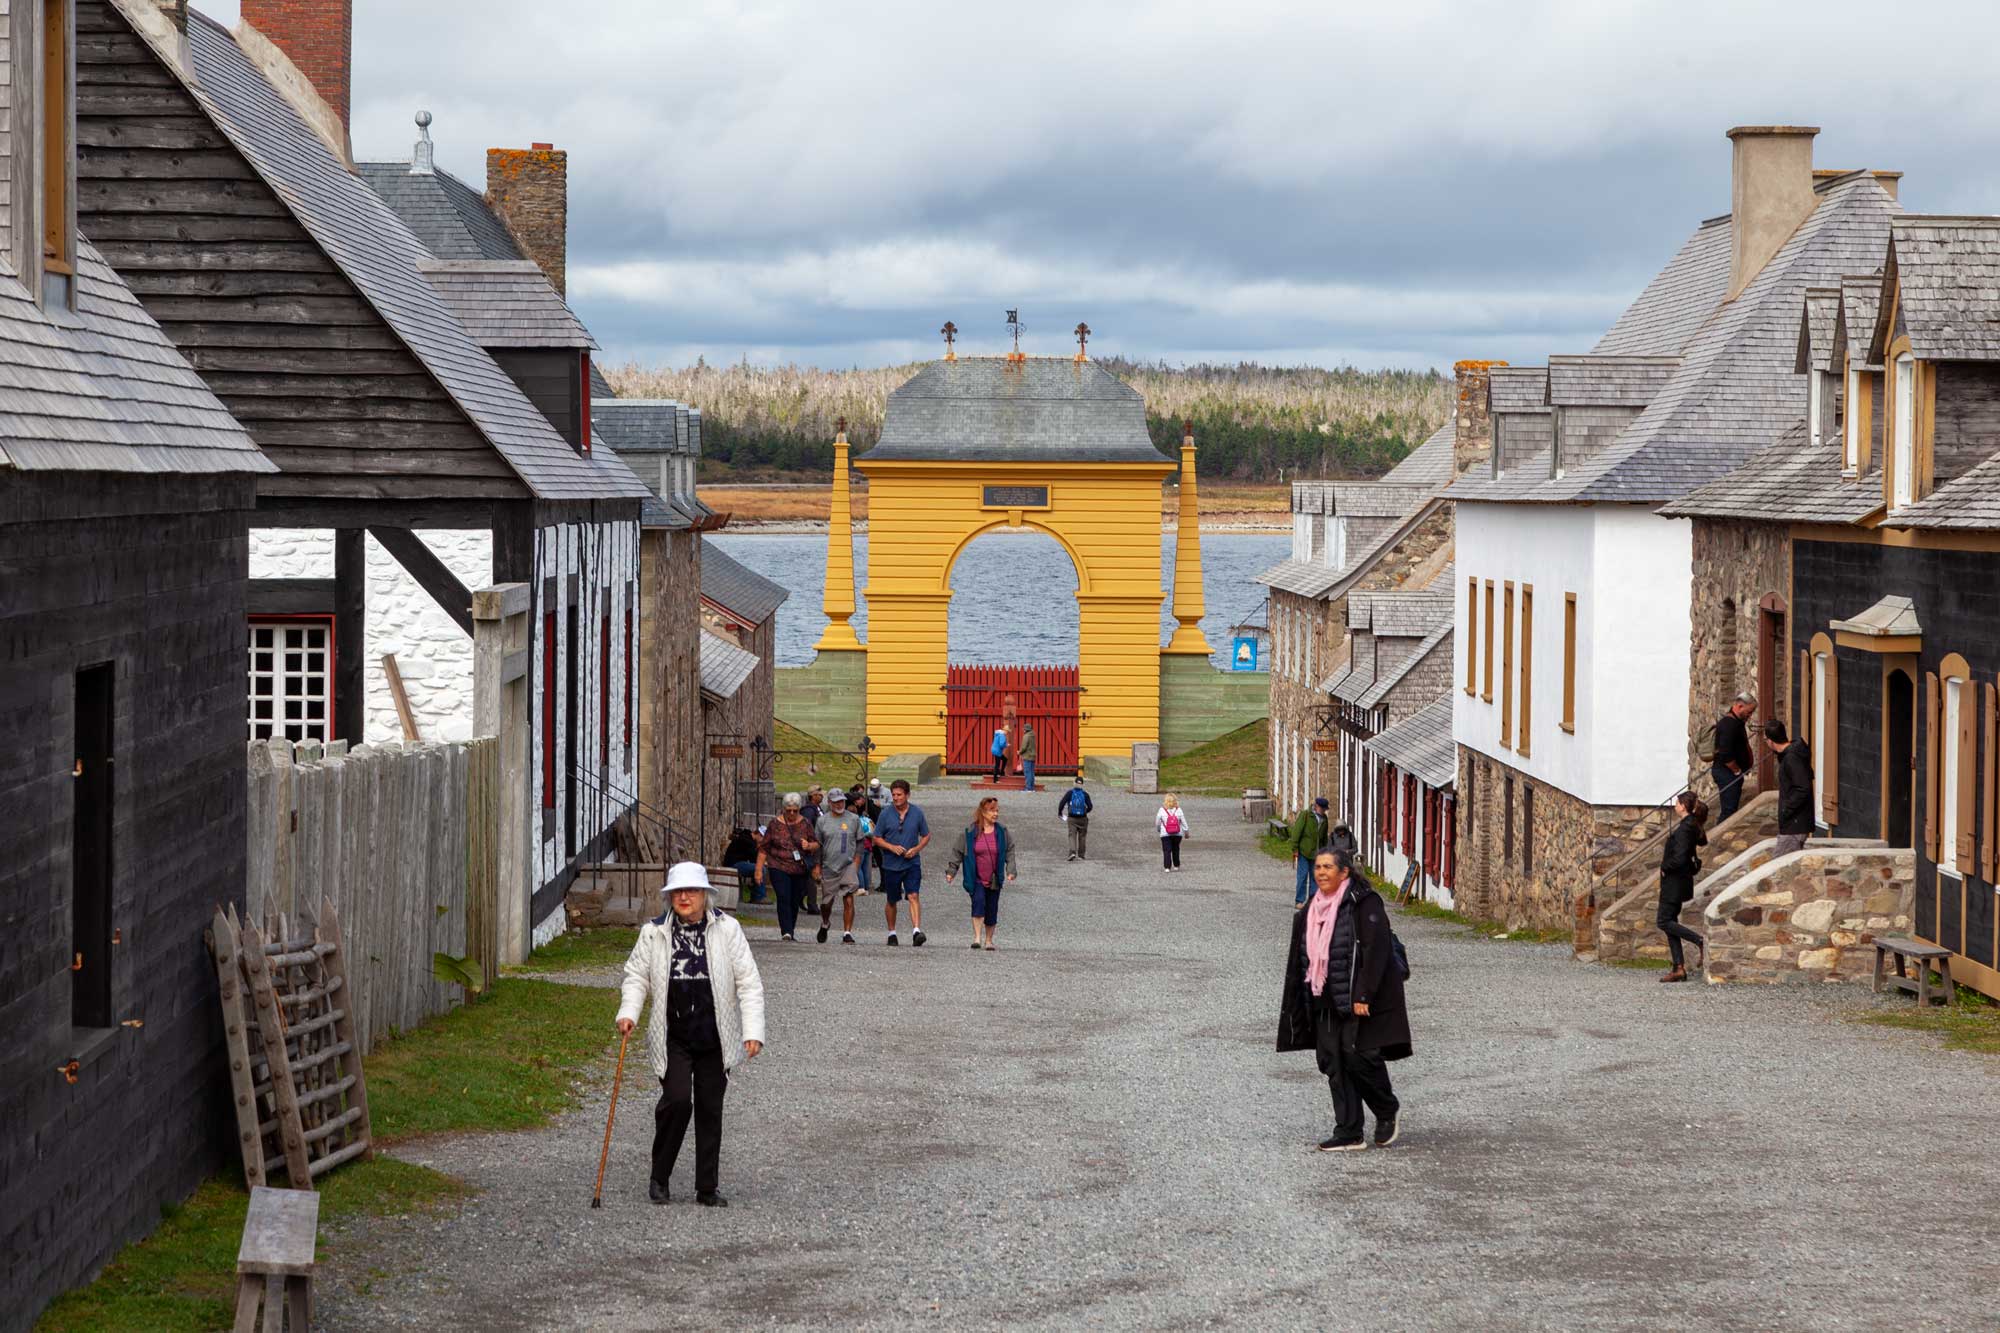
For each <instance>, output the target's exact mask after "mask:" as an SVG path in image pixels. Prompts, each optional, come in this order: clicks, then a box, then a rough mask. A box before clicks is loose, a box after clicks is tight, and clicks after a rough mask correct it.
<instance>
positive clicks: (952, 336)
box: [938, 320, 958, 361]
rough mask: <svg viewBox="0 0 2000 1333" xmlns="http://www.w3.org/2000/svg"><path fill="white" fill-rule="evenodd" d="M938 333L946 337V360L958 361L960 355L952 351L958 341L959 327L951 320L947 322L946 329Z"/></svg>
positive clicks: (945, 323)
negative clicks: (953, 345)
mask: <svg viewBox="0 0 2000 1333" xmlns="http://www.w3.org/2000/svg"><path fill="white" fill-rule="evenodd" d="M938 332H939V333H942V334H943V335H944V359H945V360H947V361H956V360H958V353H957V352H955V351H953V350H952V344H953V343H955V342H957V341H958V325H956V324H954V323H952V322H951V321H950V320H946V321H945V322H944V327H943V328H941V329H939V330H938Z"/></svg>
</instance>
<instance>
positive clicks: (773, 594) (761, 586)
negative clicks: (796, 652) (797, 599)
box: [701, 537, 791, 625]
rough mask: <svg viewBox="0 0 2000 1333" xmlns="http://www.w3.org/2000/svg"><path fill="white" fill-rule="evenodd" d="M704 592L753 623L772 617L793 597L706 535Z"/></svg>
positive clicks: (702, 555) (725, 607) (746, 621)
mask: <svg viewBox="0 0 2000 1333" xmlns="http://www.w3.org/2000/svg"><path fill="white" fill-rule="evenodd" d="M701 595H702V597H703V599H704V600H706V601H710V602H713V603H715V604H716V605H717V606H719V607H721V608H722V609H723V610H725V611H727V612H729V613H730V614H731V615H733V616H735V617H736V618H737V619H738V620H741V621H744V622H745V623H747V624H751V625H761V624H763V623H764V622H765V621H766V620H769V619H770V618H771V617H772V616H774V615H776V614H777V612H778V608H779V607H781V606H783V605H784V604H785V602H786V600H787V599H788V598H790V597H791V594H790V593H789V592H786V591H785V590H784V589H783V588H781V587H779V586H778V585H777V584H775V583H773V582H771V580H769V579H767V578H765V577H764V576H763V575H762V574H759V573H757V572H756V571H755V570H753V569H751V568H749V567H748V566H747V565H745V564H743V563H742V562H741V561H740V560H737V559H736V558H735V557H733V556H731V555H730V554H729V553H728V552H727V551H725V550H723V549H722V548H721V547H720V546H717V545H716V544H715V543H714V542H712V541H709V540H708V539H707V538H705V537H704V538H703V539H702V543H701Z"/></svg>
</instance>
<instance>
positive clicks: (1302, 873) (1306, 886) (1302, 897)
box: [1292, 856, 1313, 907]
mask: <svg viewBox="0 0 2000 1333" xmlns="http://www.w3.org/2000/svg"><path fill="white" fill-rule="evenodd" d="M1292 860H1293V861H1294V862H1295V863H1296V865H1297V869H1298V883H1297V884H1296V885H1294V886H1293V888H1292V905H1293V906H1295V907H1303V906H1304V905H1305V901H1306V899H1307V898H1310V897H1311V896H1312V891H1313V863H1312V861H1311V860H1310V859H1308V858H1306V857H1303V856H1294V857H1293V858H1292Z"/></svg>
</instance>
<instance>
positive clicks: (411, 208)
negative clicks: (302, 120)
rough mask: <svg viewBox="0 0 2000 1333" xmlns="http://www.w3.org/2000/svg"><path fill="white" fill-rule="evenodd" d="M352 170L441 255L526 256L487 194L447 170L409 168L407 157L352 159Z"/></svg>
mask: <svg viewBox="0 0 2000 1333" xmlns="http://www.w3.org/2000/svg"><path fill="white" fill-rule="evenodd" d="M354 170H355V172H356V174H358V175H359V176H360V177H361V179H362V180H364V181H366V182H367V183H368V188H370V189H371V190H373V191H375V193H376V194H377V195H379V196H381V199H382V202H383V203H385V204H387V205H388V206H389V207H390V209H391V210H392V211H393V212H394V213H395V214H396V216H397V217H399V218H401V219H402V220H403V225H404V226H406V227H408V228H409V229H410V231H411V233H412V234H414V235H415V236H416V238H417V241H418V243H419V244H421V245H422V246H423V247H424V249H426V250H428V251H430V252H431V253H432V254H433V255H435V256H437V257H438V258H439V259H523V260H524V259H526V258H527V256H526V255H524V254H522V253H521V249H520V247H519V246H517V245H515V244H514V237H513V234H512V233H510V232H509V231H508V230H507V224H506V223H504V222H502V221H501V220H500V219H499V218H498V217H497V216H496V215H495V214H494V212H493V210H492V209H490V208H488V207H487V206H486V197H485V195H484V194H482V193H481V192H480V191H478V190H475V189H473V188H472V187H471V186H470V185H467V184H466V183H465V182H464V181H462V180H460V179H459V178H458V177H456V176H454V175H452V174H451V173H450V172H448V171H433V172H430V173H429V174H422V173H417V174H413V173H412V172H411V171H410V164H409V163H408V162H356V163H355V164H354Z"/></svg>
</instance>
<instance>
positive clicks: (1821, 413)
mask: <svg viewBox="0 0 2000 1333" xmlns="http://www.w3.org/2000/svg"><path fill="white" fill-rule="evenodd" d="M1825 383H1826V381H1825V380H1824V379H1823V378H1822V377H1821V376H1820V373H1819V372H1818V371H1817V370H1814V371H1809V372H1807V374H1806V420H1808V421H1810V422H1811V423H1812V444H1813V448H1815V449H1817V448H1819V445H1820V441H1821V440H1822V439H1824V438H1825V436H1826V429H1825V421H1826V390H1825V388H1824V387H1823V386H1824V385H1825Z"/></svg>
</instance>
